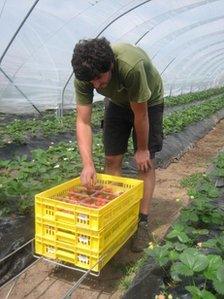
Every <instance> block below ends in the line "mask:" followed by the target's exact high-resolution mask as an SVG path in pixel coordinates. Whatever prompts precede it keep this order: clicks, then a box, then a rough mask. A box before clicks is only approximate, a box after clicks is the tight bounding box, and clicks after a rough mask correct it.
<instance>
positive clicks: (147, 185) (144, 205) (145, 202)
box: [139, 159, 155, 215]
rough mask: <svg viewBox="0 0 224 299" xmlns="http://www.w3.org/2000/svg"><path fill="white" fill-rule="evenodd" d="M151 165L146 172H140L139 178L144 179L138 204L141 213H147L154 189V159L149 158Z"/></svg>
mask: <svg viewBox="0 0 224 299" xmlns="http://www.w3.org/2000/svg"><path fill="white" fill-rule="evenodd" d="M151 165H153V167H152V168H151V169H150V170H149V171H148V172H140V173H139V178H140V179H141V180H143V181H144V193H143V198H142V201H141V206H140V213H142V214H143V215H148V214H149V209H150V204H151V199H152V196H153V192H154V189H155V167H154V159H153V160H151Z"/></svg>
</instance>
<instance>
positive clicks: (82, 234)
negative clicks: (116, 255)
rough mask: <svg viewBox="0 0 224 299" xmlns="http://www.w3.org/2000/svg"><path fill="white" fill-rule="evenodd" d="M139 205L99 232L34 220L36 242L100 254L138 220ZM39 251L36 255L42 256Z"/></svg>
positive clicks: (40, 219)
mask: <svg viewBox="0 0 224 299" xmlns="http://www.w3.org/2000/svg"><path fill="white" fill-rule="evenodd" d="M138 214H139V203H135V204H134V205H133V206H132V207H131V208H129V209H128V210H127V211H126V212H125V214H124V215H122V217H117V218H116V219H115V220H114V221H113V222H112V223H111V224H109V225H107V226H106V227H105V228H103V229H102V230H100V231H94V230H89V229H85V228H77V227H75V226H74V225H73V226H72V225H71V226H68V225H67V224H64V223H63V222H60V221H51V220H48V219H44V218H36V221H35V228H36V235H35V238H36V240H39V243H40V242H47V243H48V244H49V245H51V246H53V247H54V248H61V249H69V250H72V251H74V250H76V251H79V250H87V251H88V250H89V251H91V252H95V253H100V252H102V251H103V250H105V248H107V247H108V246H109V245H110V244H111V243H112V242H113V241H114V240H115V241H116V240H117V239H119V237H120V235H121V234H122V233H123V231H124V229H125V228H126V227H127V226H128V225H129V224H131V223H132V222H133V221H134V220H136V219H137V218H138ZM38 248H41V251H40V252H38V250H37V251H36V252H37V253H38V254H42V253H43V252H42V247H38Z"/></svg>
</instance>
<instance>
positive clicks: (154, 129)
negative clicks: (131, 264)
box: [132, 105, 163, 252]
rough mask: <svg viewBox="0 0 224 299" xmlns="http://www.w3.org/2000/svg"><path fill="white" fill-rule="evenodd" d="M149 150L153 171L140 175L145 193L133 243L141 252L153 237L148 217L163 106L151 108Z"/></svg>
mask: <svg viewBox="0 0 224 299" xmlns="http://www.w3.org/2000/svg"><path fill="white" fill-rule="evenodd" d="M148 114H149V128H150V132H149V150H150V155H151V162H152V165H153V167H152V169H150V170H149V171H148V172H147V173H139V177H140V178H141V179H142V180H143V181H144V193H143V199H142V201H141V206H140V215H139V225H138V230H137V233H136V235H135V236H134V238H133V241H132V251H134V252H140V251H142V250H143V249H144V248H146V247H147V245H148V243H149V241H150V240H152V236H151V235H150V233H149V229H148V215H149V210H150V204H151V200H152V196H153V192H154V188H155V166H154V158H155V152H157V151H160V150H161V149H162V141H163V125H162V124H163V105H157V106H154V107H151V108H149V110H148ZM133 141H134V147H135V149H136V144H137V140H136V134H135V132H134V134H133Z"/></svg>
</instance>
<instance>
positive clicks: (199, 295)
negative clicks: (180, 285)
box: [185, 286, 217, 299]
mask: <svg viewBox="0 0 224 299" xmlns="http://www.w3.org/2000/svg"><path fill="white" fill-rule="evenodd" d="M185 289H186V290H187V291H188V292H189V293H190V294H191V295H192V299H217V298H216V297H215V296H214V295H213V294H212V293H211V292H209V291H207V290H202V291H201V290H200V289H199V288H197V287H195V286H187V287H185Z"/></svg>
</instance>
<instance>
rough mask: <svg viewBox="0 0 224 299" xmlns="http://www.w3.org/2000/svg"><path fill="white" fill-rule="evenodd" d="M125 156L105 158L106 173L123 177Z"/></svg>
mask: <svg viewBox="0 0 224 299" xmlns="http://www.w3.org/2000/svg"><path fill="white" fill-rule="evenodd" d="M122 159H123V155H114V156H106V157H105V172H106V173H107V174H111V175H118V176H120V175H121V166H122Z"/></svg>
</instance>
